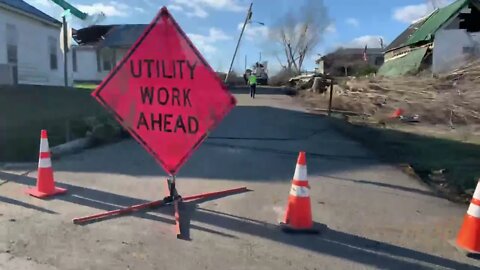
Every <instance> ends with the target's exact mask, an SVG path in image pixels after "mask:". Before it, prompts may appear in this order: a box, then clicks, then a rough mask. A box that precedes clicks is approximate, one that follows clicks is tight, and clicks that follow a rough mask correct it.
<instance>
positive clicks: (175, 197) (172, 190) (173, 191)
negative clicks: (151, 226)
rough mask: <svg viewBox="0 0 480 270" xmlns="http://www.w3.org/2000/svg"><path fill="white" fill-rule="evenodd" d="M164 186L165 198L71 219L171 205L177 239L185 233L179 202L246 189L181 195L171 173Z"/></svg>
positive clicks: (98, 218)
mask: <svg viewBox="0 0 480 270" xmlns="http://www.w3.org/2000/svg"><path fill="white" fill-rule="evenodd" d="M166 186H167V189H168V195H167V196H166V197H165V198H163V199H162V200H158V201H153V202H147V203H142V204H137V205H132V206H129V207H125V208H122V209H117V210H113V211H107V212H103V213H99V214H95V215H90V216H85V217H79V218H74V219H73V220H72V221H73V223H74V224H87V223H92V222H97V221H101V220H105V219H108V218H113V217H115V216H119V215H125V214H130V213H133V212H136V211H139V210H142V209H153V208H157V207H160V206H167V205H173V207H174V210H175V215H174V217H175V231H176V234H177V238H178V239H183V236H184V235H185V234H184V233H182V231H181V227H180V211H179V204H180V203H182V202H187V201H194V200H198V199H205V198H211V197H216V196H222V195H229V194H231V195H233V194H235V193H240V192H246V191H248V189H247V187H239V188H233V189H227V190H222V191H215V192H208V193H200V194H196V195H191V196H186V197H182V196H180V195H179V194H178V191H177V188H176V187H175V175H172V176H170V177H168V178H167V180H166Z"/></svg>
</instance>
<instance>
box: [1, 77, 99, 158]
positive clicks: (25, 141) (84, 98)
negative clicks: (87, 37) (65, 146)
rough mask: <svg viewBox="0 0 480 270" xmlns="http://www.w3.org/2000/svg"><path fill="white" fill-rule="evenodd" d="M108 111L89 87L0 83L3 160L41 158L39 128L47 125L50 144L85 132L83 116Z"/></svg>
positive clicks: (44, 127)
mask: <svg viewBox="0 0 480 270" xmlns="http://www.w3.org/2000/svg"><path fill="white" fill-rule="evenodd" d="M106 114H107V113H106V112H105V110H104V109H103V108H102V107H101V106H100V105H99V104H98V103H97V102H96V101H95V100H94V99H93V98H92V97H91V96H90V92H88V91H78V90H77V89H75V88H68V89H65V88H63V87H50V86H28V85H21V86H1V87H0V161H9V162H11V161H33V160H36V159H37V158H38V144H39V138H40V130H41V129H47V130H48V133H49V142H50V145H51V146H54V145H58V144H61V143H64V142H65V141H66V134H67V128H69V129H70V134H71V136H72V138H74V137H82V136H83V135H85V132H86V130H87V127H86V126H85V123H84V121H83V120H84V119H85V118H87V117H92V116H103V115H106Z"/></svg>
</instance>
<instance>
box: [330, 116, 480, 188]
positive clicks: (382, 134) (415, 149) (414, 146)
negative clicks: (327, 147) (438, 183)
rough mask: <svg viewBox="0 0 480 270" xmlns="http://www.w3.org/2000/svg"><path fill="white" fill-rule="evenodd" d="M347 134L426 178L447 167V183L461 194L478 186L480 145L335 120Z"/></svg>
mask: <svg viewBox="0 0 480 270" xmlns="http://www.w3.org/2000/svg"><path fill="white" fill-rule="evenodd" d="M332 122H333V123H334V126H335V127H336V128H337V129H338V130H340V131H342V133H343V134H345V135H347V136H349V137H351V138H353V139H356V140H358V141H360V142H361V143H363V144H364V145H365V146H367V147H368V148H369V149H371V150H372V151H374V152H375V153H376V154H377V155H378V156H379V157H380V158H382V159H384V160H386V161H389V162H392V163H397V164H409V165H410V166H411V167H412V168H413V169H414V170H415V172H416V174H417V175H418V176H420V177H421V178H422V179H423V180H424V181H425V182H427V183H428V182H430V183H431V182H432V181H431V179H430V177H429V174H431V173H432V171H435V170H443V169H444V170H445V172H444V174H443V175H444V177H445V180H446V183H447V186H448V187H450V188H452V190H455V192H458V193H460V194H462V193H464V192H465V191H466V190H469V189H470V190H471V189H474V188H475V185H476V184H477V179H478V178H479V177H480V145H478V144H472V143H464V142H460V141H456V140H452V139H443V138H437V137H430V136H423V135H418V134H413V133H409V132H403V131H398V130H393V129H386V128H376V127H372V126H366V125H357V124H356V125H353V124H350V123H348V122H345V121H341V120H332Z"/></svg>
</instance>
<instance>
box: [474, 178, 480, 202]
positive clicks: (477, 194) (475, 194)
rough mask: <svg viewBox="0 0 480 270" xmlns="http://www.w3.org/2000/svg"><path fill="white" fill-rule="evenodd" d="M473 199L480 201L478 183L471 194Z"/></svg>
mask: <svg viewBox="0 0 480 270" xmlns="http://www.w3.org/2000/svg"><path fill="white" fill-rule="evenodd" d="M473 198H474V199H477V200H480V181H479V182H477V187H476V188H475V192H474V193H473Z"/></svg>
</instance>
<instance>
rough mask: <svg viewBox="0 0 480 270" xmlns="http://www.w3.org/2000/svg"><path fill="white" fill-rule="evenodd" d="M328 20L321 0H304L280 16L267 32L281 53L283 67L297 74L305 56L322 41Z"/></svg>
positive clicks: (300, 69)
mask: <svg viewBox="0 0 480 270" xmlns="http://www.w3.org/2000/svg"><path fill="white" fill-rule="evenodd" d="M329 23H330V18H329V17H328V12H327V8H326V7H325V5H324V3H323V0H307V1H306V3H305V4H304V5H303V6H300V7H299V9H297V10H292V11H290V12H289V13H287V14H286V15H285V16H283V17H282V18H281V19H280V20H279V21H278V23H277V24H276V25H275V26H274V27H273V29H271V31H270V37H269V38H270V40H271V41H274V42H276V44H277V45H279V46H280V48H281V50H280V51H281V54H283V57H282V59H283V63H282V61H281V60H280V58H279V57H278V54H277V55H276V56H277V59H278V60H279V62H280V64H281V66H282V67H285V68H286V69H288V70H290V71H293V72H294V73H300V72H301V71H302V67H303V63H304V61H305V58H306V57H307V56H308V55H309V54H310V53H311V52H312V51H313V50H314V49H315V48H316V47H317V45H318V44H319V43H320V42H321V41H322V38H323V36H324V34H325V30H326V28H327V26H328V25H329Z"/></svg>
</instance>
